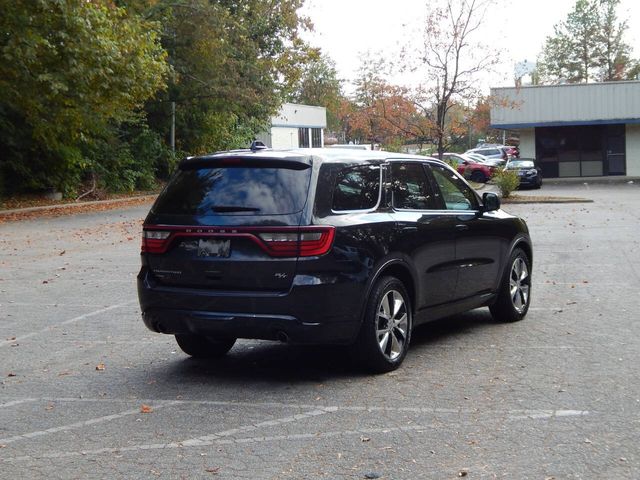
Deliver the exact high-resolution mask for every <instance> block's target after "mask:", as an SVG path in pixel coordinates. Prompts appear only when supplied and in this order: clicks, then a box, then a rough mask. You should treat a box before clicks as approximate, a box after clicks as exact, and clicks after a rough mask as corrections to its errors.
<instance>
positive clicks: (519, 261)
mask: <svg viewBox="0 0 640 480" xmlns="http://www.w3.org/2000/svg"><path fill="white" fill-rule="evenodd" d="M530 282H531V280H530V276H529V268H528V267H527V262H525V260H524V259H523V258H522V257H517V258H516V259H515V260H514V262H513V265H512V266H511V275H510V277H509V289H510V290H509V293H510V295H511V303H512V304H513V308H515V309H516V311H517V312H518V313H522V312H524V311H525V309H526V308H527V305H528V303H529V289H530V288H531V285H530Z"/></svg>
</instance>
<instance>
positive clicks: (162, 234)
mask: <svg viewBox="0 0 640 480" xmlns="http://www.w3.org/2000/svg"><path fill="white" fill-rule="evenodd" d="M532 259H533V255H532V248H531V241H530V238H529V234H528V229H527V226H526V224H525V222H524V221H523V220H522V219H520V218H517V217H513V216H511V215H508V214H507V213H505V212H504V211H502V210H500V202H499V199H498V197H497V196H495V195H494V194H491V193H485V194H484V196H483V198H480V197H479V196H478V195H477V194H476V192H475V191H474V190H473V189H472V188H471V187H470V186H469V185H468V184H467V182H466V181H465V180H464V179H463V178H462V177H461V176H460V175H458V173H456V172H455V171H454V170H453V169H451V168H450V167H449V166H448V165H446V164H444V163H443V162H441V161H439V160H435V159H432V158H427V157H420V156H410V155H403V154H396V153H389V152H372V151H359V150H346V149H326V150H324V149H303V150H302V149H301V150H291V151H272V150H257V151H251V150H241V151H230V152H223V153H216V154H213V155H206V156H199V157H190V158H187V159H185V160H183V161H182V162H181V163H180V166H179V170H178V172H177V173H176V174H175V175H174V176H173V178H172V179H171V181H170V182H169V184H168V185H167V187H166V188H165V189H164V191H163V192H162V193H161V194H160V196H159V197H158V199H157V201H156V202H155V204H154V206H153V207H152V208H151V211H150V212H149V215H148V216H147V218H146V220H145V223H144V230H143V241H142V269H141V271H140V274H139V275H138V294H139V298H140V305H141V308H142V317H143V319H144V322H145V324H146V325H147V327H149V328H150V329H151V330H153V331H156V332H161V333H167V334H173V335H175V337H176V340H177V342H178V344H179V345H180V347H181V348H182V350H184V351H185V352H186V353H188V354H189V355H192V356H195V357H215V356H220V355H224V354H225V353H227V352H228V351H229V349H231V347H232V346H233V344H234V342H235V341H236V339H237V338H258V339H267V340H279V341H283V342H292V343H297V344H345V345H351V346H352V347H351V348H352V349H353V350H354V352H355V353H356V357H357V358H359V359H361V360H362V362H364V364H365V365H366V366H367V367H369V368H370V369H371V370H373V371H378V372H382V371H389V370H392V369H394V368H397V367H398V366H399V365H400V363H401V362H402V360H403V359H404V357H405V355H406V353H407V349H408V346H409V342H410V339H411V331H412V328H413V327H414V326H416V325H419V324H421V323H423V322H426V321H429V320H434V319H438V318H442V317H445V316H449V315H452V314H456V313H459V312H463V311H466V310H470V309H474V308H478V307H483V306H489V308H490V309H491V313H492V314H493V315H494V316H495V317H496V318H497V319H499V320H503V321H516V320H520V319H522V318H523V317H524V316H525V315H526V313H527V310H528V308H529V303H530V299H531V267H532Z"/></svg>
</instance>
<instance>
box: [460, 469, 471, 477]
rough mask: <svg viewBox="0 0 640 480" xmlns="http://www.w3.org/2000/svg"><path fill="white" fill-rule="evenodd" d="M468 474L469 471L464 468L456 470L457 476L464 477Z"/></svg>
mask: <svg viewBox="0 0 640 480" xmlns="http://www.w3.org/2000/svg"><path fill="white" fill-rule="evenodd" d="M468 474H469V472H467V471H466V470H460V471H459V472H458V476H459V477H466V476H467V475H468Z"/></svg>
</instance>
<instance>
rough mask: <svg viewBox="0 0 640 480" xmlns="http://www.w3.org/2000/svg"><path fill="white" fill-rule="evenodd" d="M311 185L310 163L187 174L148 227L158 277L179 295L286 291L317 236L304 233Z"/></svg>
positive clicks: (213, 167)
mask: <svg viewBox="0 0 640 480" xmlns="http://www.w3.org/2000/svg"><path fill="white" fill-rule="evenodd" d="M310 178H311V168H310V164H308V163H304V162H293V161H292V162H278V161H270V160H267V159H260V160H259V161H255V160H243V159H240V160H239V159H231V160H227V161H224V160H220V161H215V162H209V163H206V162H205V163H201V164H195V165H193V166H189V165H186V166H183V168H182V169H181V170H180V171H179V172H178V173H177V175H176V176H175V177H174V178H173V179H172V180H171V181H170V183H169V185H168V186H167V188H166V189H165V190H164V192H163V193H162V194H161V195H160V196H159V198H158V200H157V201H156V203H155V205H154V206H153V208H152V211H151V213H150V214H149V217H148V218H147V220H146V221H145V226H144V229H145V232H144V234H143V235H145V236H147V240H146V241H147V242H150V243H149V246H148V248H146V252H145V253H144V254H145V255H146V258H147V264H148V266H149V268H150V270H151V272H152V273H153V276H154V277H155V279H156V280H157V281H158V282H159V283H161V284H164V285H167V286H176V287H189V288H208V289H222V290H232V291H233V290H237V291H247V290H249V291H286V290H288V289H289V288H290V285H291V282H292V279H293V276H294V274H295V267H296V259H297V256H298V253H299V240H300V237H301V235H309V234H313V235H315V234H316V232H306V233H301V232H300V230H299V228H298V227H299V225H300V220H301V217H302V210H303V209H304V206H305V204H306V202H307V195H308V191H309V182H310ZM150 232H153V233H150ZM163 236H164V237H165V238H164V239H162V238H159V237H163ZM149 237H151V238H153V239H154V240H149ZM153 242H156V243H155V244H154V243H153ZM143 249H144V247H143Z"/></svg>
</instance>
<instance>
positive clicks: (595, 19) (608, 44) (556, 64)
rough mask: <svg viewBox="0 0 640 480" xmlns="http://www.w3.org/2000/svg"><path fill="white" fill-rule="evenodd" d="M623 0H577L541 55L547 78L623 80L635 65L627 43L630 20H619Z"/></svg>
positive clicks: (552, 79)
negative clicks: (626, 32) (619, 8)
mask: <svg viewBox="0 0 640 480" xmlns="http://www.w3.org/2000/svg"><path fill="white" fill-rule="evenodd" d="M619 3H620V2H619V0H577V1H576V3H575V5H574V7H573V10H572V11H571V12H570V13H569V15H568V16H567V19H566V20H565V21H563V22H560V23H559V24H557V25H556V26H555V27H554V35H553V36H550V37H547V39H546V41H545V44H544V46H543V49H542V52H541V54H540V56H539V58H538V69H539V71H540V75H541V78H542V80H543V81H546V82H557V81H567V82H569V83H579V82H585V83H586V82H589V80H596V81H612V80H623V79H625V78H627V76H628V74H629V70H630V69H631V68H632V66H633V65H632V62H631V59H630V56H629V55H630V48H629V46H628V45H627V44H626V43H625V42H624V38H623V37H624V33H625V31H626V29H627V23H626V21H625V22H618V20H617V14H616V9H617V7H618V5H619Z"/></svg>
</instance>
